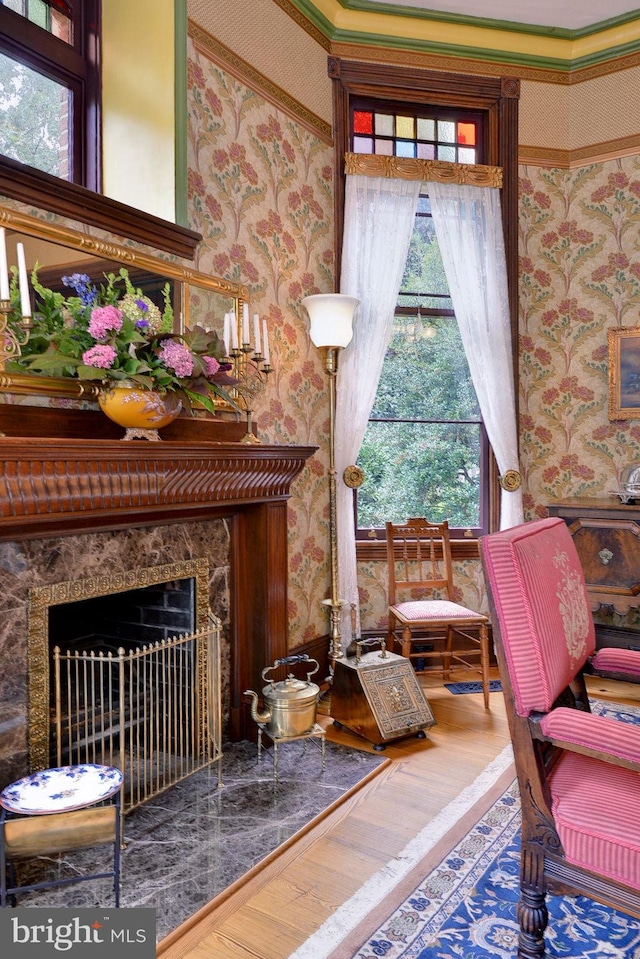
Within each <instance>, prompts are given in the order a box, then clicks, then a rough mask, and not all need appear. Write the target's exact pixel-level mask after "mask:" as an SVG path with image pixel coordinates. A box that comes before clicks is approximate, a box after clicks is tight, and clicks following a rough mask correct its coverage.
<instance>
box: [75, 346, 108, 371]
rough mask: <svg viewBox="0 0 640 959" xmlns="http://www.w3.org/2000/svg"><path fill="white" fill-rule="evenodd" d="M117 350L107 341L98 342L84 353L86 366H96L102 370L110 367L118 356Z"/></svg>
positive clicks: (83, 357)
mask: <svg viewBox="0 0 640 959" xmlns="http://www.w3.org/2000/svg"><path fill="white" fill-rule="evenodd" d="M116 355H117V354H116V351H115V350H114V348H113V347H112V346H109V345H108V344H106V343H98V344H96V346H92V347H91V348H90V349H88V350H86V351H85V352H84V353H83V354H82V362H83V363H84V365H85V366H95V367H97V368H98V369H100V370H108V369H110V368H111V367H112V366H113V364H114V362H115V358H116Z"/></svg>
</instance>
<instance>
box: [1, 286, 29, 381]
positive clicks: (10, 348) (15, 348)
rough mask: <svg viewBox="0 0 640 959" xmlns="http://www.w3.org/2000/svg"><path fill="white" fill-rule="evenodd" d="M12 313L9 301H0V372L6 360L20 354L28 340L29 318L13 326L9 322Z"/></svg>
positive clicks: (24, 318)
mask: <svg viewBox="0 0 640 959" xmlns="http://www.w3.org/2000/svg"><path fill="white" fill-rule="evenodd" d="M11 312H12V308H11V301H10V300H0V370H4V367H5V363H6V361H7V360H13V359H15V358H16V357H17V356H20V354H21V353H22V347H23V346H25V344H26V343H27V340H28V339H29V333H30V327H31V324H30V322H29V317H23V318H22V322H21V323H19V324H14V323H11V322H10V321H9V316H10V314H11Z"/></svg>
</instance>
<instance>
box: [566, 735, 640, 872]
mask: <svg viewBox="0 0 640 959" xmlns="http://www.w3.org/2000/svg"><path fill="white" fill-rule="evenodd" d="M612 721H615V720H612ZM625 728H628V727H625ZM639 793H640V790H639V788H638V773H637V772H635V771H633V770H630V769H624V768H623V767H621V766H611V765H609V764H607V763H605V762H602V761H600V760H598V759H592V758H591V757H590V756H581V755H579V754H578V753H569V752H564V753H562V755H561V757H560V761H559V762H558V764H557V766H556V768H555V769H554V771H553V773H552V775H551V795H552V811H553V815H554V819H555V823H556V828H557V830H558V835H559V837H560V840H561V842H562V846H563V848H564V852H565V856H566V858H567V860H568V861H569V862H571V863H573V864H574V865H576V866H581V867H583V868H585V869H589V870H591V871H592V872H595V873H597V874H599V875H603V876H607V877H609V878H610V879H615V880H617V881H618V882H622V883H625V884H626V885H629V886H632V887H633V888H635V889H640V802H639V801H638V798H639Z"/></svg>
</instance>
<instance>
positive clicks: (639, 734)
mask: <svg viewBox="0 0 640 959" xmlns="http://www.w3.org/2000/svg"><path fill="white" fill-rule="evenodd" d="M540 728H541V729H542V731H543V733H544V734H545V736H548V737H549V739H553V740H559V741H561V742H566V743H575V745H577V746H586V747H588V748H589V749H594V750H599V751H601V752H605V753H609V754H610V755H611V756H617V757H618V758H620V759H628V760H629V761H630V762H632V763H640V726H631V725H629V724H628V723H621V722H620V721H619V720H618V719H609V718H608V717H606V716H596V715H595V713H585V712H582V710H580V709H569V708H568V707H566V706H558V707H557V708H556V709H552V710H551V712H550V713H547V715H546V716H543V718H542V719H541V720H540ZM637 785H640V781H637ZM636 789H637V786H636ZM638 838H639V839H640V836H639V837H638Z"/></svg>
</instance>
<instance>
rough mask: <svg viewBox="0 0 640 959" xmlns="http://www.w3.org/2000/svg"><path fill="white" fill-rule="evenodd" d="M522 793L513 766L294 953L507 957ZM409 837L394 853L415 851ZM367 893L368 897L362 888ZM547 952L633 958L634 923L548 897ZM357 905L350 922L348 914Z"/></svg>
mask: <svg viewBox="0 0 640 959" xmlns="http://www.w3.org/2000/svg"><path fill="white" fill-rule="evenodd" d="M592 708H593V710H594V712H601V713H603V714H606V715H610V716H611V715H613V716H616V718H618V719H620V720H621V721H623V722H628V723H633V724H635V723H638V722H640V710H639V709H637V708H635V707H630V706H620V707H613V706H612V705H610V704H607V705H605V704H604V703H600V702H597V701H592ZM519 830H520V801H519V795H518V789H517V784H516V782H515V781H514V769H513V766H512V765H509V766H508V768H507V769H506V770H505V771H504V772H503V773H502V774H501V775H500V776H499V777H498V779H497V780H496V781H495V782H494V783H493V785H492V787H491V788H490V789H489V790H488V791H487V792H486V795H485V796H484V797H483V799H482V800H480V801H478V802H477V803H476V804H475V805H474V806H472V807H471V808H470V809H469V810H468V811H467V812H466V813H465V814H464V815H462V816H461V817H460V819H459V820H458V821H457V822H456V824H455V826H454V827H453V828H452V829H451V830H450V831H449V832H448V833H447V834H446V835H445V836H444V837H443V838H442V839H441V840H440V841H438V842H437V843H436V844H434V845H433V847H432V848H431V849H429V851H428V852H427V853H426V855H424V856H423V857H422V858H421V859H420V860H419V861H417V862H415V863H414V865H413V868H412V869H411V870H410V871H406V872H405V874H404V875H403V876H402V877H401V878H400V879H399V880H398V881H395V882H393V881H389V882H387V883H386V889H385V873H386V874H387V875H388V877H389V879H391V877H392V874H393V872H394V870H395V869H396V866H397V863H394V862H390V863H389V864H387V867H385V869H384V870H382V871H381V872H380V874H379V876H378V877H377V882H375V881H374V882H371V883H370V884H369V892H370V896H369V899H370V901H369V910H368V913H366V914H364V912H363V905H364V904H365V902H366V898H367V895H366V890H360V891H359V893H356V895H355V896H354V897H352V899H351V900H349V901H348V902H347V903H345V904H344V906H342V907H341V909H340V910H339V912H340V913H341V915H342V919H341V921H338V922H337V923H336V921H335V918H334V917H332V919H331V920H328V921H327V923H325V925H324V926H323V927H322V928H321V929H320V930H319V931H318V933H316V934H315V935H314V936H312V937H311V939H309V940H307V942H306V943H304V945H303V946H301V947H300V948H299V949H298V950H297V951H296V952H295V953H294V954H293V956H292V957H291V959H380V957H382V959H496V957H498V959H513V956H514V955H515V951H516V946H517V939H518V924H517V920H516V903H517V900H518V895H519V881H518V880H519ZM411 853H412V850H411V844H410V846H408V847H407V848H406V849H405V850H403V852H402V853H401V854H400V856H399V857H398V859H402V858H409V859H410V858H411ZM363 891H364V893H365V895H364V899H363V895H362V893H363ZM548 906H549V912H550V919H549V926H548V929H547V933H546V944H547V955H548V956H549V957H550V959H551V957H557V959H591V957H593V959H595V957H598V959H602V957H604V956H606V957H609V959H613V957H616V959H638V957H640V923H638V921H637V920H635V919H632V918H631V917H629V916H626V915H624V914H622V913H619V912H616V911H615V910H612V909H608V908H606V907H604V906H601V905H599V904H597V903H594V902H593V901H592V900H589V899H586V898H583V897H577V898H575V899H572V898H568V897H552V896H550V897H548ZM350 912H354V913H355V915H354V919H353V921H352V922H351V923H350V924H349V922H348V919H347V917H348V915H349V913H350Z"/></svg>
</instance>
